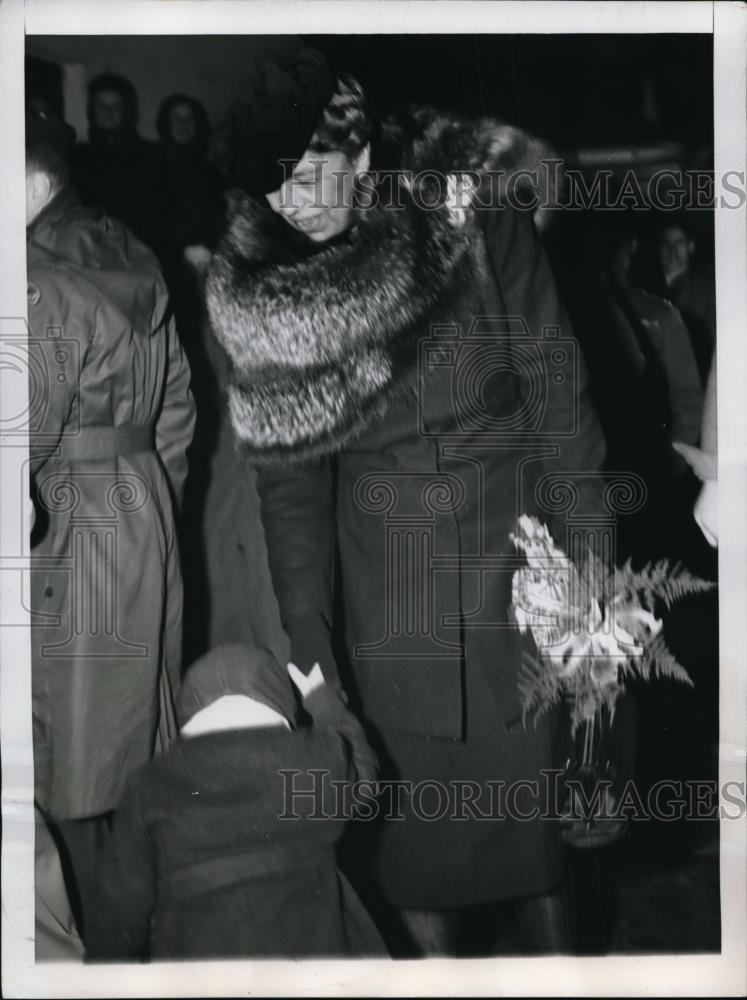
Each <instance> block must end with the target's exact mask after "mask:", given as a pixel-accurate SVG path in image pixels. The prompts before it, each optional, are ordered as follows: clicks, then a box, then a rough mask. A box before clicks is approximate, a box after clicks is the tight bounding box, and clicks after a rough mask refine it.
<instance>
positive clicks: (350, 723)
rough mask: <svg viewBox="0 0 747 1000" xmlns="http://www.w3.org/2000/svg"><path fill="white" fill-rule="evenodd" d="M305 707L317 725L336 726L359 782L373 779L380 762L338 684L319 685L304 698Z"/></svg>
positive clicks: (377, 773)
mask: <svg viewBox="0 0 747 1000" xmlns="http://www.w3.org/2000/svg"><path fill="white" fill-rule="evenodd" d="M303 703H304V708H305V709H306V711H307V712H308V713H309V715H310V716H311V718H312V719H313V720H314V722H315V723H316V724H321V725H324V726H329V727H331V728H333V729H336V730H337V732H338V733H340V735H341V736H342V738H343V740H344V741H345V742H346V743H347V745H348V747H349V749H350V756H351V760H352V763H353V767H354V768H355V771H356V777H357V779H358V780H359V781H376V779H377V777H378V775H379V761H378V758H377V757H376V754H375V753H374V752H373V750H372V749H371V747H370V746H369V743H368V740H367V739H366V734H365V732H364V730H363V726H362V725H361V724H360V722H359V721H358V719H357V718H356V716H355V715H354V714H353V713H352V712H351V711H350V709H349V708H348V706H347V703H346V699H345V693H344V692H343V690H342V689H341V688H339V687H336V686H333V685H331V684H322V685H321V686H320V687H317V688H315V689H314V690H313V691H312V692H311V693H310V694H308V695H307V696H306V697H305V698H304V702H303Z"/></svg>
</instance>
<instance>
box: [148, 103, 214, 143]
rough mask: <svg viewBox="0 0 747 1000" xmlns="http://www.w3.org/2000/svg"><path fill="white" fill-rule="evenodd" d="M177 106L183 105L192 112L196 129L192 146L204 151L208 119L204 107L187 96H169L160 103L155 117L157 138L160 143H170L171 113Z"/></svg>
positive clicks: (208, 136)
mask: <svg viewBox="0 0 747 1000" xmlns="http://www.w3.org/2000/svg"><path fill="white" fill-rule="evenodd" d="M179 104H185V105H186V106H187V107H188V108H189V109H190V110H191V111H192V114H193V115H194V119H195V127H196V134H195V142H194V145H195V146H196V147H199V148H200V149H204V148H205V147H206V146H207V142H208V139H209V138H210V119H209V118H208V113H207V111H206V110H205V106H204V105H203V104H201V103H200V101H198V100H197V98H196V97H190V96H189V94H171V95H170V96H169V97H167V98H165V99H164V100H163V101H161V104H160V107H159V108H158V114H157V115H156V131H157V132H158V136H159V138H160V139H161V141H162V142H171V141H172V138H171V112H172V111H173V110H174V108H175V107H177V105H179Z"/></svg>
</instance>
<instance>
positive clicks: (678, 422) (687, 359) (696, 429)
mask: <svg viewBox="0 0 747 1000" xmlns="http://www.w3.org/2000/svg"><path fill="white" fill-rule="evenodd" d="M651 333H652V336H651V340H652V342H653V344H654V348H655V349H656V350H657V351H658V353H659V356H660V358H661V361H662V364H663V366H664V370H665V372H666V375H667V382H668V383H669V403H670V407H671V411H672V432H671V433H672V440H673V441H683V442H684V443H685V444H691V445H696V444H697V443H698V439H699V437H700V422H701V417H702V414H703V389H702V387H701V384H700V374H699V373H698V365H697V363H696V361H695V353H694V352H693V349H692V345H691V343H690V334H689V332H688V329H687V327H686V326H685V324H684V322H683V320H682V317H681V316H680V314H679V312H677V310H676V309H675V308H674V307H669V306H667V310H666V313H665V314H664V317H663V322H662V324H661V327H660V330H659V335H658V336H657V333H656V331H654V330H652V331H651Z"/></svg>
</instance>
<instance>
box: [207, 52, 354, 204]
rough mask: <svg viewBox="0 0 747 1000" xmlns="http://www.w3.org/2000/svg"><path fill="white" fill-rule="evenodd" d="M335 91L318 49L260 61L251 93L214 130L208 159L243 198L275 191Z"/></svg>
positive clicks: (304, 144) (270, 57) (308, 139)
mask: <svg viewBox="0 0 747 1000" xmlns="http://www.w3.org/2000/svg"><path fill="white" fill-rule="evenodd" d="M334 89H335V77H334V74H333V73H332V71H331V69H330V67H329V65H328V64H327V61H326V59H325V58H324V56H323V55H322V54H321V52H317V51H316V49H311V48H306V47H302V48H298V49H296V50H295V51H294V52H293V53H291V54H290V55H278V54H273V55H272V56H265V57H263V58H262V59H261V60H259V61H258V63H257V66H256V69H255V73H254V76H253V79H252V81H251V84H250V86H249V92H248V93H246V94H244V95H243V97H242V98H241V99H240V100H239V101H237V102H236V104H235V105H234V106H233V108H232V109H231V112H230V114H229V119H228V122H227V123H226V125H225V126H224V128H222V129H220V130H219V131H218V134H217V136H216V141H215V143H214V145H213V153H212V157H211V158H212V159H213V161H214V163H215V164H216V166H218V167H219V169H222V170H223V173H224V174H225V175H226V178H227V180H228V182H229V183H230V184H233V185H235V186H237V187H241V188H243V190H245V191H246V192H247V193H249V194H253V195H259V194H266V193H267V192H269V191H276V190H277V189H278V188H279V187H280V185H281V184H282V183H283V181H284V180H285V179H286V177H287V176H288V172H289V170H290V169H292V165H293V164H294V163H297V162H298V161H299V160H300V159H301V157H302V156H303V154H304V152H305V150H306V148H307V147H308V145H309V141H310V139H311V137H312V135H313V134H314V131H315V129H316V127H317V124H318V122H319V120H320V118H321V115H322V112H323V110H324V107H325V105H326V104H327V103H328V102H329V100H330V98H331V97H332V95H333V93H334Z"/></svg>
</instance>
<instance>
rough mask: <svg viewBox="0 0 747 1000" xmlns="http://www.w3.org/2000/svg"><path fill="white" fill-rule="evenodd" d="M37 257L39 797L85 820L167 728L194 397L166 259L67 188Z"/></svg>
mask: <svg viewBox="0 0 747 1000" xmlns="http://www.w3.org/2000/svg"><path fill="white" fill-rule="evenodd" d="M27 254H28V280H29V286H28V287H29V298H28V318H29V337H30V358H31V365H30V396H31V400H32V403H31V410H30V425H31V426H30V451H31V474H32V486H33V487H35V493H36V495H35V510H36V524H35V527H34V532H33V536H32V549H31V621H32V632H31V635H32V666H33V716H34V758H35V773H36V799H37V802H38V804H39V805H40V806H41V808H42V809H44V810H45V811H46V812H47V813H48V814H52V816H53V817H54V818H56V819H75V818H81V817H85V816H91V815H95V814H97V813H103V812H106V811H108V810H110V809H113V808H114V806H115V804H116V802H117V800H118V798H119V795H120V793H121V791H122V786H123V784H124V781H125V779H126V778H127V776H128V774H130V773H131V772H132V771H133V770H135V769H136V768H137V767H139V766H140V765H141V764H143V763H144V762H145V761H147V760H148V759H149V758H150V757H151V756H152V754H153V752H154V748H155V747H156V744H157V742H158V739H159V734H160V739H161V741H162V742H166V741H168V739H169V738H170V736H172V735H173V734H174V732H175V726H174V725H173V717H172V708H171V702H172V700H173V690H174V689H175V688H176V687H177V686H178V682H179V674H180V670H181V628H182V597H181V574H180V569H179V559H178V553H177V548H176V538H175V524H174V507H173V502H172V497H174V496H178V494H179V493H180V492H181V489H182V485H183V483H184V479H185V476H186V473H187V458H186V450H187V447H188V445H189V442H190V440H191V438H192V430H193V427H194V403H193V400H192V396H191V393H190V390H189V380H190V375H189V367H188V365H187V361H186V359H185V356H184V353H183V351H182V349H181V345H180V343H179V339H178V337H177V333H176V329H175V326H174V322H173V319H172V318H171V315H170V312H169V307H168V294H167V291H166V286H165V284H164V281H163V278H162V276H161V271H160V269H159V266H158V264H157V262H156V259H155V257H154V256H153V254H152V253H151V252H150V251H149V250H148V249H147V248H146V247H145V246H143V244H142V243H140V241H139V240H137V239H135V238H134V237H133V235H132V234H131V233H130V232H129V231H128V230H127V229H125V228H124V226H122V225H121V223H119V222H117V221H115V220H113V219H110V218H108V217H107V216H105V215H102V214H101V213H100V212H96V211H92V210H90V209H86V208H82V207H81V206H80V205H78V204H77V203H76V200H75V197H74V195H73V194H72V192H63V193H61V194H60V195H58V196H57V198H55V199H54V201H53V202H51V203H50V205H49V206H48V207H47V208H46V209H45V210H44V212H43V213H42V214H41V215H40V216H39V218H38V219H37V220H36V221H35V222H34V224H33V226H32V227H31V228H30V229H29V233H28V244H27ZM159 715H160V718H159Z"/></svg>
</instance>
